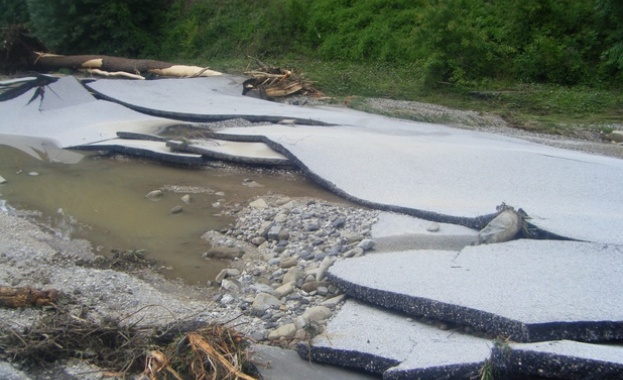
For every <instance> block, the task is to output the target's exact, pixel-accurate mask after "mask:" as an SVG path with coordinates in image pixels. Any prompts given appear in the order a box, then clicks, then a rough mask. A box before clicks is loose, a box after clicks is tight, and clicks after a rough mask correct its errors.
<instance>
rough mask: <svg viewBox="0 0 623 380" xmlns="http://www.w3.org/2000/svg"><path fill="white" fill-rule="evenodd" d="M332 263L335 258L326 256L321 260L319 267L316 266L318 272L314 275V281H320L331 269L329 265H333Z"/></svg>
mask: <svg viewBox="0 0 623 380" xmlns="http://www.w3.org/2000/svg"><path fill="white" fill-rule="evenodd" d="M334 262H335V258H333V257H330V256H327V257H325V258H324V259H323V260H322V262H321V263H320V266H318V272H317V273H316V281H321V280H322V279H323V278H324V277H325V276H326V275H327V270H328V269H329V268H330V267H331V265H333V263H334Z"/></svg>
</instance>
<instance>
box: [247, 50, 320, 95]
mask: <svg viewBox="0 0 623 380" xmlns="http://www.w3.org/2000/svg"><path fill="white" fill-rule="evenodd" d="M254 60H255V62H256V64H257V66H258V68H257V69H254V70H247V71H245V72H244V75H246V76H249V77H251V78H250V79H248V80H246V81H245V82H244V83H243V90H242V94H243V95H247V94H248V93H249V92H250V91H256V92H258V93H259V96H258V97H260V98H266V99H271V98H282V97H286V96H290V95H305V96H311V97H322V96H324V94H323V93H322V92H320V91H318V90H317V89H316V88H314V86H313V85H312V82H311V81H309V80H307V79H305V78H304V77H303V76H301V75H297V74H295V73H294V72H293V71H291V70H286V69H282V68H279V67H272V66H267V65H265V64H264V63H262V62H261V61H260V60H259V59H254Z"/></svg>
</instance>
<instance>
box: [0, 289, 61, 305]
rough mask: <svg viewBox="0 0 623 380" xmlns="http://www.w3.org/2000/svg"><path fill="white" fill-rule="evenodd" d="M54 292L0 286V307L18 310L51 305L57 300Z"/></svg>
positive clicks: (56, 293) (56, 292)
mask: <svg viewBox="0 0 623 380" xmlns="http://www.w3.org/2000/svg"><path fill="white" fill-rule="evenodd" d="M58 296H59V293H58V291H56V290H53V289H52V290H37V289H33V288H29V287H23V288H14V287H10V286H0V307H10V308H14V309H17V308H20V307H32V306H49V305H53V304H54V303H55V302H56V300H57V299H58Z"/></svg>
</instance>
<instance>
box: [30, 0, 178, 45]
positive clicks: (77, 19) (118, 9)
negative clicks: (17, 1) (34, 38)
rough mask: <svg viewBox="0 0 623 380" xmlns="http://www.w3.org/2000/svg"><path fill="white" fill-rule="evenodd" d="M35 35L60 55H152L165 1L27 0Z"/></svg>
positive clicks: (167, 3) (159, 29)
mask: <svg viewBox="0 0 623 380" xmlns="http://www.w3.org/2000/svg"><path fill="white" fill-rule="evenodd" d="M27 3H28V10H29V13H30V19H31V23H32V28H33V30H34V32H35V33H36V34H37V35H38V36H39V38H40V39H42V40H43V41H44V42H45V43H46V44H47V45H48V47H49V48H51V49H52V50H55V51H57V52H59V53H64V54H72V53H81V54H85V53H100V54H112V55H128V56H136V55H138V54H153V53H154V52H155V51H156V50H157V47H158V40H159V37H160V33H161V32H162V29H161V25H160V24H161V23H162V22H163V19H164V15H165V13H164V12H165V10H166V9H167V8H168V6H169V2H168V1H167V0H127V1H122V0H27Z"/></svg>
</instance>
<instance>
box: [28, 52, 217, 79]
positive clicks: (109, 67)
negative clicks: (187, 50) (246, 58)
mask: <svg viewBox="0 0 623 380" xmlns="http://www.w3.org/2000/svg"><path fill="white" fill-rule="evenodd" d="M34 54H35V56H34V59H33V66H34V68H35V69H42V70H59V69H74V70H80V69H84V70H92V71H91V72H92V73H97V74H103V75H111V74H110V73H112V72H116V75H124V76H128V75H126V74H120V73H119V72H122V73H127V74H131V77H133V78H137V79H144V75H148V74H152V75H160V76H171V77H181V78H192V77H210V76H216V75H221V73H220V72H218V71H214V70H210V69H209V68H207V67H199V66H186V65H175V64H173V63H169V62H162V61H154V60H151V59H130V58H121V57H111V56H106V55H55V54H47V53H37V52H35V53H34Z"/></svg>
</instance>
